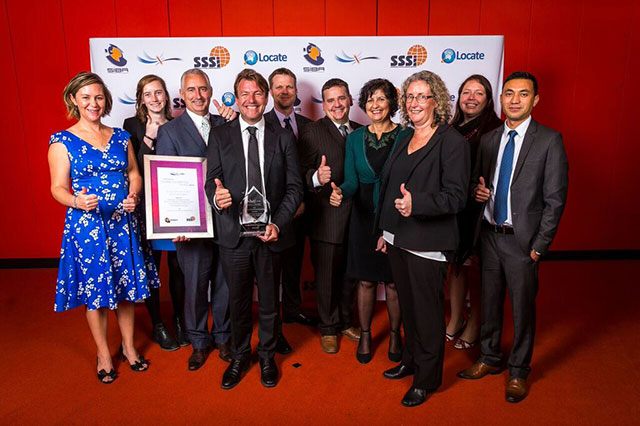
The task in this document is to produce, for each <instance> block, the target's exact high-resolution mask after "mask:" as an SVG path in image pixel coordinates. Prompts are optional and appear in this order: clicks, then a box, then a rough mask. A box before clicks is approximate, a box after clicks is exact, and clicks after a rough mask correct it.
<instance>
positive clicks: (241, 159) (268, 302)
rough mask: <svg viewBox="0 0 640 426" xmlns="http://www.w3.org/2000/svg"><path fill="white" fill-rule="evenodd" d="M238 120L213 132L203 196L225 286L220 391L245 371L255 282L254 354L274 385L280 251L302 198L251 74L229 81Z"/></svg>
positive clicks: (258, 81)
mask: <svg viewBox="0 0 640 426" xmlns="http://www.w3.org/2000/svg"><path fill="white" fill-rule="evenodd" d="M234 92H235V95H236V98H237V103H238V108H239V110H240V117H239V119H238V120H235V121H232V122H229V123H226V124H224V125H222V126H219V127H217V128H215V129H213V131H212V133H211V141H210V143H209V147H208V151H207V162H208V164H207V181H206V185H205V190H206V193H207V197H208V198H209V201H210V202H211V205H212V206H213V208H214V210H215V211H216V214H215V215H214V216H215V223H216V226H215V230H216V236H215V241H216V242H217V244H218V245H219V247H220V257H221V260H222V267H223V271H224V274H225V277H226V279H227V282H228V283H229V303H230V314H231V337H232V339H231V341H232V347H231V349H232V353H233V361H232V362H231V365H230V366H229V367H228V368H227V370H226V371H225V373H224V375H223V377H222V388H223V389H231V388H233V387H234V386H236V385H237V384H238V383H239V382H240V380H241V378H242V375H243V373H244V372H246V371H247V370H248V369H249V366H250V356H251V332H252V323H251V304H252V295H253V282H254V277H255V278H256V279H257V282H258V304H259V323H258V337H259V343H258V349H257V350H258V356H259V357H260V371H261V382H262V384H263V385H264V386H266V387H273V386H275V385H276V384H277V383H278V369H277V367H276V364H275V362H274V354H275V348H276V337H277V321H278V311H277V310H278V287H279V280H280V272H281V256H280V253H281V252H282V251H283V250H285V249H287V248H289V247H291V246H292V245H294V244H295V239H294V234H293V232H292V220H293V215H294V213H295V212H296V209H297V208H298V205H299V204H300V201H301V199H302V181H301V178H300V173H299V166H298V157H297V152H296V142H295V137H294V136H293V134H292V133H291V132H289V131H287V130H285V129H283V128H281V127H279V126H273V125H272V124H270V123H267V122H265V120H264V117H263V114H264V109H265V107H266V105H267V102H268V96H269V95H268V93H269V86H268V84H267V81H266V80H265V79H264V77H262V75H260V74H259V73H257V72H256V71H254V70H252V69H245V70H243V71H241V72H240V73H239V74H238V76H237V77H236V81H235V83H234Z"/></svg>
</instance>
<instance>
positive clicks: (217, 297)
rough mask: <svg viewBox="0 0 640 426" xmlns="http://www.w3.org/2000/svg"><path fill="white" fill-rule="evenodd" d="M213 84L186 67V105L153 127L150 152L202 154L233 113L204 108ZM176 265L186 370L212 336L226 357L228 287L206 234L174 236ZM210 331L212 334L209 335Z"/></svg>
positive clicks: (200, 359)
mask: <svg viewBox="0 0 640 426" xmlns="http://www.w3.org/2000/svg"><path fill="white" fill-rule="evenodd" d="M212 94H213V88H212V87H211V83H210V82H209V77H208V76H207V75H206V74H205V73H204V72H203V71H202V70H199V69H195V68H194V69H190V70H187V71H185V72H184V74H182V77H181V79H180V96H181V97H182V99H184V102H185V105H186V111H185V112H184V113H183V114H182V115H181V116H180V117H178V118H176V119H175V120H171V121H169V122H168V123H166V124H164V125H163V126H161V127H160V128H159V129H158V141H157V148H156V153H157V154H158V155H174V156H187V157H206V150H207V144H208V143H209V134H210V132H211V129H212V128H213V127H215V126H219V125H221V124H223V123H224V122H225V119H229V120H230V119H233V118H234V117H235V115H236V114H235V112H234V111H233V110H231V109H230V108H228V107H225V106H220V105H219V104H218V103H217V102H216V101H214V103H215V106H216V107H217V108H218V111H219V112H220V114H221V115H222V116H218V115H212V114H210V113H209V105H210V102H211V96H212ZM174 242H175V243H176V251H177V256H178V262H179V264H180V269H182V271H183V272H184V280H185V303H184V305H185V306H184V318H185V327H186V329H187V334H188V336H189V339H190V340H191V344H192V345H193V352H192V354H191V356H190V357H189V370H192V371H193V370H197V369H199V368H200V367H202V366H203V365H204V363H205V361H206V360H207V357H208V355H209V352H210V351H211V348H212V345H211V344H212V340H214V343H215V345H216V346H217V348H218V350H219V355H220V358H221V359H223V360H224V361H227V362H230V361H231V352H230V348H229V336H230V332H229V289H228V287H227V283H226V281H225V280H224V276H223V274H222V268H220V267H219V265H218V263H219V262H218V256H217V253H218V250H217V247H216V246H215V244H214V243H213V240H212V239H193V240H189V239H188V238H185V237H178V238H176V239H175V240H174ZM209 282H211V285H212V288H211V305H212V311H213V331H212V333H209V330H208V325H207V318H208V317H209V306H208V296H207V293H208V289H209ZM212 334H213V336H212Z"/></svg>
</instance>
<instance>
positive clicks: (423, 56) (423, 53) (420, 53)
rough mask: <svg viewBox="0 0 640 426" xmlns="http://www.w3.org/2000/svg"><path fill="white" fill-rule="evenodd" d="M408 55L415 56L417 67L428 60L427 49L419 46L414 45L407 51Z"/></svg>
mask: <svg viewBox="0 0 640 426" xmlns="http://www.w3.org/2000/svg"><path fill="white" fill-rule="evenodd" d="M407 55H413V56H415V57H416V65H422V64H424V62H425V61H426V60H427V49H425V48H424V46H420V45H419V44H414V45H413V46H411V47H410V48H409V50H408V51H407Z"/></svg>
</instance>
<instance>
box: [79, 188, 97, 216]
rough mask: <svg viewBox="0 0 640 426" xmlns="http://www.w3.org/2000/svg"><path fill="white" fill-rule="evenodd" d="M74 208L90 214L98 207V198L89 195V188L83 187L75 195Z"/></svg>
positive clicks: (94, 195)
mask: <svg viewBox="0 0 640 426" xmlns="http://www.w3.org/2000/svg"><path fill="white" fill-rule="evenodd" d="M73 206H74V207H76V208H78V209H81V210H84V211H85V212H88V211H90V210H93V209H95V208H96V207H98V196H97V195H96V194H87V188H85V187H84V186H83V187H82V190H81V191H80V192H79V193H78V194H76V195H75V200H74V204H73Z"/></svg>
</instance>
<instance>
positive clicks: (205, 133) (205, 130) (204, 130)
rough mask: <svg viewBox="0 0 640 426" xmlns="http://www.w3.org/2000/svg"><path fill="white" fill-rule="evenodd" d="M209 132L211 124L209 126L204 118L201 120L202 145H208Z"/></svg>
mask: <svg viewBox="0 0 640 426" xmlns="http://www.w3.org/2000/svg"><path fill="white" fill-rule="evenodd" d="M210 131H211V124H209V120H207V119H206V118H204V117H203V118H202V139H204V143H205V144H206V145H209V132H210Z"/></svg>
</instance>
